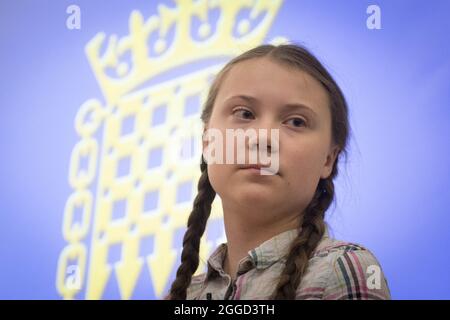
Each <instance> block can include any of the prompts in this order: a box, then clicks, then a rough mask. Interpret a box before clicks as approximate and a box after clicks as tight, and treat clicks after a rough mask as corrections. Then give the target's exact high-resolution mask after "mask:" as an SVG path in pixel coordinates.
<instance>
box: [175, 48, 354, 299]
mask: <svg viewBox="0 0 450 320" xmlns="http://www.w3.org/2000/svg"><path fill="white" fill-rule="evenodd" d="M259 57H268V58H270V59H272V61H275V62H277V63H280V64H282V65H285V66H288V67H291V68H297V69H299V70H302V71H304V72H307V73H308V74H309V75H311V76H312V77H314V78H315V79H316V80H318V81H319V82H320V83H321V84H322V86H323V88H324V89H325V90H326V92H327V93H328V96H329V98H330V99H329V101H330V105H329V108H330V111H331V122H332V123H331V126H332V130H331V134H332V141H333V143H334V145H336V146H337V147H338V149H339V151H338V155H337V158H336V161H335V162H334V165H333V169H332V172H331V174H330V176H329V177H328V178H327V179H320V181H319V183H318V186H317V189H316V192H315V194H314V196H313V198H312V200H311V202H310V203H309V205H308V206H307V207H306V209H305V211H304V215H303V219H301V225H300V226H299V233H298V236H297V238H295V239H294V241H293V242H292V245H291V246H290V249H289V253H288V255H287V259H286V265H285V267H284V270H283V271H282V272H281V275H280V279H279V282H278V285H277V286H276V288H275V290H274V293H273V295H272V299H295V292H296V288H297V287H298V286H299V284H300V282H301V279H302V277H303V275H304V274H305V272H306V269H307V267H308V260H309V259H310V258H311V256H312V253H313V251H314V249H315V248H316V247H317V245H318V244H319V242H320V240H321V238H322V236H323V234H324V232H325V221H324V218H325V211H326V210H327V209H328V207H329V206H330V204H331V203H332V201H333V200H334V197H335V196H334V184H333V179H334V178H335V177H336V175H337V173H338V169H337V163H338V159H339V156H340V154H341V152H342V153H344V155H345V156H347V150H346V145H347V140H348V136H349V130H350V128H349V123H348V108H347V103H346V101H345V97H344V95H343V94H342V91H341V90H340V88H339V86H338V85H337V84H336V82H335V81H334V79H333V78H332V76H331V75H330V74H329V73H328V71H327V70H326V69H325V67H324V66H323V65H322V64H321V63H320V62H319V60H318V59H317V58H316V57H314V55H313V54H312V53H310V52H309V51H308V50H307V49H306V48H305V47H303V46H301V45H299V44H282V45H278V46H274V45H268V44H266V45H260V46H258V47H255V48H253V49H251V50H249V51H246V52H244V53H243V54H241V55H239V56H237V57H235V58H234V59H232V60H231V61H230V62H229V63H227V64H226V65H225V66H224V67H223V69H222V70H221V71H220V72H219V73H218V74H217V76H216V78H215V79H214V81H213V83H212V85H211V87H210V89H209V92H208V97H207V100H206V103H205V106H204V109H203V112H202V114H201V119H202V121H203V123H204V124H207V123H208V122H209V119H210V117H211V113H212V110H213V106H214V102H215V99H216V96H217V93H218V90H219V88H220V84H221V83H222V81H223V79H224V77H225V75H226V74H227V73H228V72H229V70H230V69H231V68H232V67H233V66H234V65H235V64H237V63H239V62H241V61H244V60H248V59H252V58H259ZM200 170H201V172H202V174H201V177H200V179H199V182H198V194H197V196H196V198H195V200H194V204H193V209H192V212H191V214H190V216H189V219H188V222H187V231H186V233H185V235H184V238H183V251H182V253H181V265H180V266H179V268H178V270H177V274H176V278H175V280H174V282H173V283H172V286H171V289H170V293H169V297H170V299H172V300H180V299H181V300H184V299H186V292H187V288H188V287H189V285H190V283H191V279H192V275H193V274H194V272H195V271H196V270H197V268H198V265H199V248H200V239H201V237H202V235H203V233H204V231H205V227H206V223H207V220H208V218H209V216H210V213H211V204H212V202H213V200H214V198H215V195H216V192H215V191H214V189H213V188H212V186H211V184H210V181H209V178H208V170H207V164H206V163H205V161H204V159H203V157H202V158H201V164H200Z"/></svg>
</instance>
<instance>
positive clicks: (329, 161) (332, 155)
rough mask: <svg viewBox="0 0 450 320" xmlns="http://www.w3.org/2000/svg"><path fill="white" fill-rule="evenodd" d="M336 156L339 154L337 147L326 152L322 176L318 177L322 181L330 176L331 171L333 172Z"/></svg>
mask: <svg viewBox="0 0 450 320" xmlns="http://www.w3.org/2000/svg"><path fill="white" fill-rule="evenodd" d="M338 154H339V148H338V146H333V147H332V148H331V149H330V151H329V152H328V155H327V158H326V161H325V164H324V166H323V168H322V174H321V175H320V177H321V178H322V179H326V178H328V177H329V176H330V174H331V171H333V166H334V162H335V161H336V158H337V155H338Z"/></svg>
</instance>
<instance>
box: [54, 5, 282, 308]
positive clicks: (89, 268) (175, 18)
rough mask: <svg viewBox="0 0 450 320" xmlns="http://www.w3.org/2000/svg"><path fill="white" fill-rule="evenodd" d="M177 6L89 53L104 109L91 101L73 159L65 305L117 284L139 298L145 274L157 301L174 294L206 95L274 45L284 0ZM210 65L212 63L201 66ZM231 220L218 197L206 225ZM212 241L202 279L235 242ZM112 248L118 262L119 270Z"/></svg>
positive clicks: (135, 17)
mask: <svg viewBox="0 0 450 320" xmlns="http://www.w3.org/2000/svg"><path fill="white" fill-rule="evenodd" d="M175 2H176V6H175V7H167V6H165V5H159V6H158V14H157V15H154V16H151V17H149V18H148V19H147V20H145V21H144V18H143V17H142V14H141V13H140V12H139V11H133V12H132V13H131V15H130V19H129V29H130V32H129V34H128V35H126V36H124V37H122V38H118V37H117V36H116V35H110V36H109V37H107V36H106V35H105V34H104V33H99V34H97V35H96V36H95V37H94V38H93V39H92V40H91V41H89V43H88V44H87V45H86V54H87V57H88V60H89V62H90V64H91V67H92V70H93V71H94V74H95V77H96V79H97V81H98V84H99V85H100V88H101V90H102V93H103V96H104V100H105V102H104V103H102V102H100V101H99V100H98V99H89V100H87V101H86V102H85V103H84V104H83V105H82V106H81V107H80V109H79V111H78V113H77V115H76V117H75V129H76V132H77V134H78V135H79V137H80V140H79V141H78V142H77V143H76V145H75V146H74V148H73V151H72V155H71V160H70V168H69V183H70V186H71V187H72V189H73V192H72V194H71V195H70V196H69V197H68V199H67V202H66V206H65V208H64V219H63V226H62V232H63V236H64V239H65V240H66V241H67V244H66V246H65V248H64V249H63V250H62V252H61V254H60V256H59V260H58V269H57V275H56V287H57V290H58V292H59V294H60V295H61V296H62V297H63V298H64V299H73V298H76V297H77V295H78V294H79V293H80V292H82V291H84V292H85V298H87V299H101V298H102V296H103V294H104V291H105V287H106V285H107V283H108V281H111V278H112V277H116V280H117V283H118V286H119V290H120V296H121V297H122V299H130V298H132V295H133V291H134V289H135V287H136V283H137V280H138V278H139V276H140V274H141V273H142V272H147V273H148V274H149V278H150V279H151V281H152V283H151V284H149V285H151V286H152V287H153V291H154V292H155V295H156V296H157V297H156V298H161V297H162V295H163V294H164V293H166V292H165V290H168V285H169V282H170V280H172V279H171V278H170V277H171V274H172V273H174V270H176V268H177V266H178V263H179V261H178V260H179V259H178V260H177V258H178V257H179V255H180V253H181V243H176V242H175V241H174V240H175V238H174V235H175V234H184V231H185V230H186V222H187V218H188V216H189V213H190V210H191V209H192V201H193V198H194V197H195V195H196V191H197V190H196V187H197V181H198V179H199V176H200V170H199V164H200V156H201V132H202V130H201V129H202V124H201V121H200V118H199V116H200V112H201V106H202V105H203V103H204V101H205V100H206V94H207V90H208V87H209V85H210V82H211V80H212V79H213V77H214V76H215V74H217V72H218V71H219V70H220V68H221V67H222V66H223V63H224V62H225V61H228V60H229V59H231V58H232V57H234V56H236V55H238V54H240V53H242V52H243V51H245V50H248V49H250V48H252V47H255V46H257V45H259V44H261V43H262V42H266V39H265V36H266V34H267V32H268V30H269V28H270V26H271V24H272V22H273V20H274V18H275V16H276V13H277V12H278V9H279V7H280V5H281V2H282V0H246V1H227V0H220V1H219V0H215V1H206V0H197V1H190V0H176V1H175ZM213 17H216V19H215V21H213V20H214V19H213ZM280 41H285V39H284V38H281V37H278V38H274V39H273V40H272V41H267V42H271V43H278V42H280ZM202 61H203V62H205V61H209V62H210V64H209V65H207V66H206V67H201V68H198V67H196V68H192V65H195V63H198V62H202ZM211 61H213V62H212V63H211ZM186 66H191V69H189V70H190V71H185V69H186V68H185V67H186ZM186 146H187V147H186ZM186 150H188V151H189V150H190V151H192V150H193V152H186ZM77 210H78V211H80V212H81V214H80V217H79V219H76V212H77ZM221 219H222V210H221V204H220V198H219V197H216V200H215V201H214V203H213V209H212V213H211V217H210V219H209V221H208V225H211V223H212V222H214V221H220V220H221ZM78 220H79V221H78ZM208 233H209V228H207V230H206V235H207V236H206V237H205V236H204V237H203V238H202V241H201V245H200V258H201V259H200V260H201V264H200V266H199V269H198V270H197V273H196V274H198V273H201V272H204V271H205V267H206V263H205V261H206V260H207V257H208V256H209V255H210V253H211V252H212V250H213V249H214V248H215V247H216V246H217V245H218V244H220V243H221V242H224V240H225V238H224V235H223V232H222V235H220V234H213V235H212V236H211V235H209V236H208ZM88 236H89V238H88ZM213 236H214V237H213ZM145 239H147V240H148V239H150V241H151V243H152V248H147V247H145V245H143V243H144V240H145ZM211 239H213V240H211ZM113 246H114V247H115V248H119V249H120V250H119V251H120V259H119V260H118V261H117V262H113V263H111V262H109V258H108V257H109V254H110V251H111V248H112V247H113ZM150 249H151V252H149V250H150ZM143 252H144V253H143ZM78 298H79V297H78Z"/></svg>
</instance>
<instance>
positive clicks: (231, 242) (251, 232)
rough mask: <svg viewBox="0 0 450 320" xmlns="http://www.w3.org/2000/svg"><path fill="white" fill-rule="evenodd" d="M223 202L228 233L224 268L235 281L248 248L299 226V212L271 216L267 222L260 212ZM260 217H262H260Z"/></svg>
mask: <svg viewBox="0 0 450 320" xmlns="http://www.w3.org/2000/svg"><path fill="white" fill-rule="evenodd" d="M222 204H223V211H224V224H225V234H226V236H227V254H226V257H225V260H224V263H223V268H224V271H225V272H226V273H228V274H229V275H230V276H231V278H232V279H233V280H234V279H235V278H236V273H237V270H238V266H239V262H240V261H241V260H242V259H243V258H245V257H246V256H247V254H248V251H250V250H252V249H254V248H256V247H257V246H259V245H260V244H262V243H263V242H265V241H267V240H269V239H271V238H272V237H274V236H276V235H278V234H280V233H282V232H284V231H287V230H291V229H295V228H298V227H299V226H300V221H299V217H300V216H299V214H298V212H297V213H292V214H285V213H284V214H283V213H278V214H274V213H273V212H272V219H271V220H270V221H264V220H263V219H261V218H264V217H263V215H261V212H259V215H258V213H256V212H255V213H249V209H248V208H245V210H242V209H239V208H237V207H230V206H227V205H225V204H224V203H222ZM258 218H260V219H258Z"/></svg>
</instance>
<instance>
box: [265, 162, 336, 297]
mask: <svg viewBox="0 0 450 320" xmlns="http://www.w3.org/2000/svg"><path fill="white" fill-rule="evenodd" d="M336 174H337V166H336V165H334V167H333V172H332V173H331V175H330V176H329V177H328V178H327V179H321V180H320V182H319V185H318V187H317V189H316V192H315V194H314V196H313V199H312V201H311V202H310V204H309V205H308V207H307V208H306V210H305V213H304V216H303V219H302V225H301V231H300V233H299V234H298V236H297V238H295V239H294V240H293V242H292V244H291V247H290V250H289V254H288V256H287V259H286V265H285V268H284V270H283V271H282V272H281V275H280V280H279V282H278V285H277V287H276V289H275V291H274V294H273V297H272V299H274V300H292V299H295V293H296V289H297V287H298V286H299V285H300V282H301V280H302V277H303V275H304V274H305V273H306V270H307V267H308V260H309V259H310V258H311V255H312V253H313V251H314V249H315V248H316V247H317V245H318V244H319V242H320V240H321V239H322V237H323V235H324V233H325V221H324V218H325V212H326V210H327V209H328V207H329V206H330V204H331V202H332V201H333V198H334V184H333V177H334V176H335V175H336Z"/></svg>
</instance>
